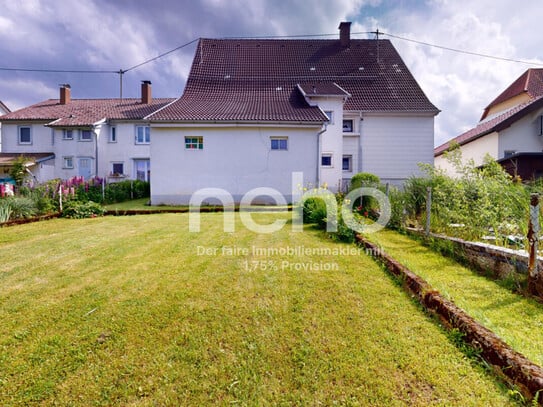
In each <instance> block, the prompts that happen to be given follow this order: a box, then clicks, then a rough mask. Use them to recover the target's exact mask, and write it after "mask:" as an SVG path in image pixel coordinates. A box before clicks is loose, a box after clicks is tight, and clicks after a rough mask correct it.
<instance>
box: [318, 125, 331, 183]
mask: <svg viewBox="0 0 543 407" xmlns="http://www.w3.org/2000/svg"><path fill="white" fill-rule="evenodd" d="M327 127H328V123H323V124H322V130H321V131H319V132H318V133H317V187H320V185H321V134H322V133H324V132H325V131H326V130H327Z"/></svg>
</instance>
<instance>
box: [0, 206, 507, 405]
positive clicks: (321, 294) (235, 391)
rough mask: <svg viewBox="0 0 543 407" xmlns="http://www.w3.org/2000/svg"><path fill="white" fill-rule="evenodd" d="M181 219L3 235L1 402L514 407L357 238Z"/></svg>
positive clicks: (52, 226)
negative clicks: (193, 224)
mask: <svg viewBox="0 0 543 407" xmlns="http://www.w3.org/2000/svg"><path fill="white" fill-rule="evenodd" d="M236 216H238V215H236ZM278 216H290V214H281V215H279V214H273V213H258V214H254V215H253V217H254V218H255V219H258V220H259V222H262V223H265V222H268V223H269V222H271V221H273V220H274V219H275V218H276V217H278ZM188 219H189V215H188V214H160V215H152V216H144V215H141V216H130V217H107V218H95V219H86V220H67V219H55V220H51V221H47V222H39V223H35V224H28V225H22V226H17V227H12V228H5V229H1V230H0V248H1V253H2V257H3V262H2V263H1V264H0V318H1V321H2V330H1V331H0V405H2V406H9V405H32V404H36V405H37V404H39V405H81V406H88V405H104V406H106V405H107V406H109V405H149V406H151V405H153V406H154V405H194V406H198V405H208V404H217V405H321V404H322V405H372V406H394V405H410V406H411V405H415V406H426V405H444V406H445V405H446V406H450V405H456V406H470V405H472V406H480V405H492V406H500V405H513V404H514V401H512V400H511V399H510V398H509V396H508V391H507V390H506V389H505V388H504V387H503V386H502V385H500V384H498V383H497V381H496V380H495V378H494V377H492V376H491V375H490V374H489V373H487V372H486V371H484V370H483V369H482V368H481V367H480V366H477V365H474V364H473V362H472V361H470V360H469V359H467V358H466V357H465V356H464V355H463V354H462V353H461V352H460V351H459V350H458V349H457V348H456V347H455V346H454V345H453V344H452V342H451V341H450V340H449V339H448V337H447V336H446V334H445V333H444V331H443V330H442V329H441V328H440V327H439V326H438V325H437V324H436V323H435V322H434V321H432V320H430V319H429V318H428V317H427V316H425V315H424V314H423V313H422V311H421V310H420V309H419V308H418V306H417V305H415V304H414V303H413V301H412V300H411V299H410V298H409V297H408V296H407V295H406V294H405V293H404V292H403V290H402V289H401V288H400V287H399V286H398V285H396V284H395V283H394V282H393V281H391V280H390V278H389V277H388V276H387V274H386V273H385V272H384V271H383V270H382V269H380V268H379V267H378V266H377V265H376V264H375V263H374V262H373V260H371V258H369V257H367V256H365V255H363V254H362V255H345V254H344V255H342V256H335V257H331V256H327V255H326V254H323V253H320V252H319V251H323V250H338V249H340V248H343V249H345V248H349V247H351V246H346V245H343V244H339V243H335V242H332V241H330V240H326V239H325V238H324V237H323V235H322V234H321V232H318V231H315V230H312V229H306V231H305V232H304V233H292V232H291V231H290V229H289V228H288V227H285V228H283V229H282V230H281V231H279V232H276V233H273V234H267V235H265V234H255V233H253V232H250V231H249V230H247V229H246V228H244V227H243V226H242V225H241V222H240V221H239V218H237V227H236V232H235V233H223V232H222V214H202V232H201V233H189V232H188ZM253 248H256V249H260V250H274V249H275V250H280V249H282V250H283V251H286V250H287V249H288V248H291V249H294V250H298V251H303V252H304V253H302V254H301V255H298V256H291V255H289V254H288V253H287V254H281V253H279V254H275V255H270V256H265V255H256V254H253V253H249V254H245V253H240V252H243V251H244V250H249V252H251V250H252V249H253ZM204 251H205V252H206V253H203V252H204ZM232 252H238V253H232ZM211 253H214V254H211ZM296 269H297V270H296Z"/></svg>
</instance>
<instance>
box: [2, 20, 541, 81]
mask: <svg viewBox="0 0 543 407" xmlns="http://www.w3.org/2000/svg"><path fill="white" fill-rule="evenodd" d="M351 34H352V35H367V34H375V35H376V39H377V40H378V39H379V36H380V35H386V36H389V37H391V38H396V39H399V40H402V41H408V42H412V43H415V44H420V45H424V46H427V47H432V48H438V49H443V50H446V51H451V52H457V53H461V54H467V55H473V56H478V57H482V58H490V59H495V60H499V61H506V62H515V63H520V64H525V65H532V66H543V63H537V62H529V61H524V60H520V59H514V58H505V57H499V56H496V55H490V54H483V53H479V52H473V51H467V50H463V49H458V48H452V47H447V46H443V45H438V44H432V43H429V42H424V41H419V40H415V39H412V38H407V37H402V36H399V35H395V34H390V33H385V32H382V31H379V30H377V31H365V32H353V33H351ZM329 36H337V33H333V34H300V35H267V36H237V37H222V39H274V38H314V37H329ZM198 40H199V38H195V39H193V40H191V41H189V42H187V43H185V44H183V45H180V46H178V47H175V48H173V49H171V50H169V51H166V52H164V53H162V54H160V55H157V56H156V57H153V58H150V59H148V60H145V61H143V62H141V63H139V64H136V65H134V66H131V67H130V68H128V69H119V70H116V71H114V70H90V69H41V68H9V67H0V71H19V72H42V73H81V74H118V75H121V77H122V75H123V74H125V73H126V72H129V71H132V70H134V69H137V68H139V67H141V66H143V65H146V64H148V63H151V62H154V61H156V60H158V59H161V58H163V57H165V56H167V55H169V54H171V53H173V52H175V51H178V50H180V49H182V48H185V47H187V46H189V45H191V44H193V43H195V42H196V41H198Z"/></svg>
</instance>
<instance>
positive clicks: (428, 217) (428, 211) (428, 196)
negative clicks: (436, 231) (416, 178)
mask: <svg viewBox="0 0 543 407" xmlns="http://www.w3.org/2000/svg"><path fill="white" fill-rule="evenodd" d="M431 216H432V188H431V187H428V188H426V229H425V233H426V237H428V236H430V220H431Z"/></svg>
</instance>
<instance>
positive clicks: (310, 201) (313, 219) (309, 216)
mask: <svg viewBox="0 0 543 407" xmlns="http://www.w3.org/2000/svg"><path fill="white" fill-rule="evenodd" d="M326 217H327V213H326V203H325V202H324V200H323V199H322V198H307V199H306V200H305V201H304V206H303V219H304V223H316V224H321V223H322V221H323V220H324V219H326Z"/></svg>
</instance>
